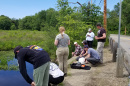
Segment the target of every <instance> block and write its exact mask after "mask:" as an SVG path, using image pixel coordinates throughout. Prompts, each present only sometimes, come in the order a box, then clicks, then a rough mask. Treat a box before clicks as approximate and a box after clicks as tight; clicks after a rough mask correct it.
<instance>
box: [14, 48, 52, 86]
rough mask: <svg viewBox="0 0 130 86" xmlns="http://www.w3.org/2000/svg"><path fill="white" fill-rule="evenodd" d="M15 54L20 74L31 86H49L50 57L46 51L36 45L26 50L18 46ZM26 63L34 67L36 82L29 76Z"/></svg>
mask: <svg viewBox="0 0 130 86" xmlns="http://www.w3.org/2000/svg"><path fill="white" fill-rule="evenodd" d="M14 54H15V58H16V59H17V60H18V64H19V69H20V73H21V74H22V76H23V78H24V79H25V80H26V81H27V82H28V83H29V84H31V86H48V80H49V67H50V57H49V55H48V53H47V52H46V51H45V50H43V49H42V48H40V47H39V46H36V45H30V46H27V47H25V48H23V47H22V46H17V47H16V48H15V49H14ZM26 61H27V62H29V63H31V64H32V65H33V67H34V71H33V78H34V81H33V80H32V79H31V78H30V77H29V76H28V74H27V70H26V63H25V62H26Z"/></svg>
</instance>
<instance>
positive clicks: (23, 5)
mask: <svg viewBox="0 0 130 86" xmlns="http://www.w3.org/2000/svg"><path fill="white" fill-rule="evenodd" d="M77 1H78V2H80V3H81V4H83V3H88V1H90V2H91V0H68V2H73V3H76V2H77ZM100 1H101V3H100ZM103 1H104V0H92V2H93V3H94V4H96V6H100V7H101V11H103ZM118 2H120V0H107V8H108V9H110V10H113V9H114V5H116V4H117V3H118ZM69 6H71V7H74V6H77V7H78V6H79V5H78V4H72V3H69ZM49 8H54V9H57V0H0V15H5V16H8V17H9V18H15V19H19V18H24V17H25V16H32V15H35V13H38V12H40V11H41V10H47V9H49Z"/></svg>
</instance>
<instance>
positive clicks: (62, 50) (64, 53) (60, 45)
mask: <svg viewBox="0 0 130 86" xmlns="http://www.w3.org/2000/svg"><path fill="white" fill-rule="evenodd" d="M59 32H60V34H58V35H57V36H56V38H55V42H54V44H55V45H56V46H57V50H56V55H57V59H58V63H59V68H60V70H62V71H63V72H64V74H65V75H67V59H68V56H69V48H68V45H70V38H69V36H68V35H67V34H65V28H64V27H60V28H59Z"/></svg>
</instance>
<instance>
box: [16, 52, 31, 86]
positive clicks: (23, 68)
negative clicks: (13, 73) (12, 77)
mask: <svg viewBox="0 0 130 86" xmlns="http://www.w3.org/2000/svg"><path fill="white" fill-rule="evenodd" d="M24 55H25V54H24V53H20V52H19V53H18V63H19V70H20V73H21V74H22V76H23V78H24V79H25V80H26V81H27V82H28V83H29V84H33V83H32V82H33V80H32V79H31V78H30V77H29V76H28V74H27V70H26V63H25V60H24Z"/></svg>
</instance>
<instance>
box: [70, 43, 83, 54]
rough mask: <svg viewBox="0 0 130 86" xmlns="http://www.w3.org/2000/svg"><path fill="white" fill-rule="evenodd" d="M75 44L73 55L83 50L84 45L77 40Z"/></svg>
mask: <svg viewBox="0 0 130 86" xmlns="http://www.w3.org/2000/svg"><path fill="white" fill-rule="evenodd" d="M74 45H75V51H74V52H72V56H78V55H80V53H81V52H82V47H81V46H80V45H79V44H78V43H77V42H74Z"/></svg>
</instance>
